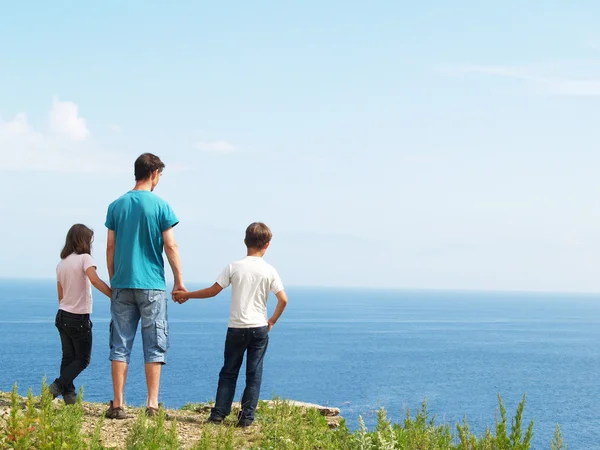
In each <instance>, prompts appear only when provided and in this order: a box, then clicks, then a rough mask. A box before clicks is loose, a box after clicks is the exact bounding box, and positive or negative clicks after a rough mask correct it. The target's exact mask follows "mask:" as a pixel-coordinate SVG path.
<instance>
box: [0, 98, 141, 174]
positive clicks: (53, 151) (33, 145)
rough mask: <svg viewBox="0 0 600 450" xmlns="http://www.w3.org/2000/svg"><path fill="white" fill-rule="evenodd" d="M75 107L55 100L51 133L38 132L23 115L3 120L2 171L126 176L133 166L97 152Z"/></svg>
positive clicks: (0, 129)
mask: <svg viewBox="0 0 600 450" xmlns="http://www.w3.org/2000/svg"><path fill="white" fill-rule="evenodd" d="M89 135H90V133H89V130H88V129H87V126H86V123H85V119H83V118H81V117H79V115H78V108H77V105H76V104H75V103H72V102H61V101H59V100H57V99H54V101H53V105H52V109H51V111H50V115H49V123H48V131H40V130H38V129H36V128H35V127H34V126H33V125H32V124H31V123H30V122H29V119H28V117H27V115H26V114H25V113H23V112H20V113H17V114H16V115H15V116H14V117H13V118H12V119H10V120H8V121H6V120H3V119H2V118H0V170H11V171H44V172H70V173H98V172H103V173H106V172H110V173H115V172H122V171H124V170H128V169H130V165H131V164H130V163H128V162H124V161H122V157H119V156H118V155H114V154H109V153H107V152H103V151H100V150H98V149H97V148H95V146H94V143H93V142H90V141H89V139H87V138H88V137H89Z"/></svg>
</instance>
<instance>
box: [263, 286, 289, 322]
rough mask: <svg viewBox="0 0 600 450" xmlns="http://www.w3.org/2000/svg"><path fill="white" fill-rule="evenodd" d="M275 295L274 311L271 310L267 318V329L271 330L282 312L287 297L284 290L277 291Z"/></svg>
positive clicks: (286, 302)
mask: <svg viewBox="0 0 600 450" xmlns="http://www.w3.org/2000/svg"><path fill="white" fill-rule="evenodd" d="M275 295H276V296H277V307H276V308H275V312H273V315H272V316H271V318H270V319H269V322H268V324H269V331H271V328H273V325H275V324H276V323H277V321H278V320H279V318H280V317H281V314H283V310H284V309H285V307H286V306H287V304H288V298H287V295H286V293H285V291H284V290H281V291H279V292H278V293H277V294H275Z"/></svg>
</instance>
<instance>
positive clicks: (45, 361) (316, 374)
mask: <svg viewBox="0 0 600 450" xmlns="http://www.w3.org/2000/svg"><path fill="white" fill-rule="evenodd" d="M199 287H203V286H193V285H190V286H188V288H199ZM287 292H288V295H289V298H290V303H289V306H288V309H287V310H286V311H285V313H284V315H283V317H282V319H281V321H280V322H279V323H278V324H277V325H276V326H275V328H274V329H273V331H272V333H271V340H270V343H269V349H268V352H267V356H266V361H265V373H264V378H263V388H262V394H261V397H262V398H265V399H268V398H272V397H273V396H279V397H283V398H289V399H296V400H301V401H307V402H314V403H319V404H324V405H331V406H337V407H340V408H341V410H342V415H343V416H344V417H345V418H346V419H347V421H348V425H349V426H350V427H351V428H355V427H356V426H357V424H358V418H359V416H360V415H362V416H363V417H364V419H365V421H366V423H367V425H368V426H373V425H374V423H375V421H376V411H377V409H378V408H379V407H385V408H386V409H387V411H388V416H389V417H390V418H391V419H392V420H394V421H401V420H402V419H403V418H404V416H405V414H406V411H407V409H408V408H410V410H411V411H415V410H416V409H417V408H418V407H419V406H420V404H421V403H422V402H423V400H424V399H427V404H428V408H429V410H430V412H431V413H432V414H435V416H436V419H437V421H438V422H446V423H449V424H452V425H453V426H454V427H455V424H456V422H458V421H461V420H462V419H463V417H464V416H466V417H467V419H468V421H469V423H470V425H471V426H472V427H473V428H474V430H475V431H476V432H478V433H481V432H483V431H484V429H485V426H486V425H489V426H491V427H492V426H493V425H494V420H495V418H496V417H497V416H498V403H497V394H498V393H499V394H501V395H502V398H503V399H504V402H505V405H506V407H507V410H508V413H509V415H512V414H514V411H515V409H516V406H517V404H518V402H519V401H520V400H521V398H522V396H523V394H525V393H526V394H527V404H526V406H525V419H526V421H527V422H528V421H529V420H530V419H531V418H534V419H535V426H534V448H550V440H551V438H552V435H553V432H554V428H555V426H556V424H557V423H558V424H560V426H561V430H562V432H563V437H564V439H565V441H566V443H567V444H568V445H569V448H570V449H572V450H576V449H594V448H600V407H599V405H598V403H599V401H600V380H599V374H600V345H599V344H600V295H578V294H542V293H492V292H461V291H408V290H406V291H402V290H397V291H392V290H389V291H386V290H367V289H324V288H292V289H287ZM271 303H272V304H271V308H273V307H274V304H275V303H276V302H275V300H274V299H272V301H271ZM56 309H57V300H56V285H55V282H54V281H51V280H46V281H41V280H38V281H34V280H27V281H23V280H19V281H10V280H2V281H0V330H2V333H1V335H2V337H3V344H2V347H1V349H2V350H1V352H2V364H0V389H1V390H4V391H8V390H10V389H11V388H12V386H13V384H14V383H15V382H17V383H18V386H19V392H20V393H21V394H26V392H27V390H28V389H29V387H32V388H33V391H34V393H39V391H40V384H41V380H42V377H43V376H44V375H46V376H47V378H48V380H49V381H50V382H51V381H52V380H53V379H54V378H55V377H56V376H57V373H58V369H59V364H60V343H59V338H58V333H57V331H56V329H55V328H54V315H55V313H56ZM228 310H229V291H226V292H224V293H222V294H221V295H220V296H218V297H217V298H214V299H210V300H190V301H189V302H188V303H186V304H184V305H178V304H174V303H170V304H169V323H170V339H171V349H170V351H169V354H168V364H167V365H166V366H165V367H164V371H163V378H162V384H161V393H160V400H161V401H162V402H163V403H164V404H165V405H166V406H168V407H180V406H182V405H184V404H185V403H188V402H203V401H208V400H211V399H213V398H214V396H215V391H216V385H217V377H218V372H219V369H220V367H221V364H222V352H223V343H224V338H225V331H226V327H227V316H228ZM92 320H93V322H94V348H93V355H92V363H91V365H90V366H89V367H88V368H87V369H86V370H85V371H84V372H83V373H82V375H80V377H79V378H78V379H77V380H76V385H77V386H79V385H83V386H84V389H85V399H86V400H89V401H98V402H107V401H108V400H109V399H111V397H112V387H111V378H110V363H109V361H108V340H107V337H108V324H109V320H110V314H109V300H108V299H106V298H105V297H103V296H102V295H101V294H99V293H97V292H95V303H94V314H93V317H92ZM242 370H243V369H242ZM241 378H242V379H243V377H241ZM241 382H242V381H241V380H240V384H238V393H237V394H236V400H239V397H240V396H241V391H242V388H241ZM145 392H146V387H145V380H144V375H143V361H142V352H141V339H140V337H139V335H138V339H137V341H136V345H135V347H134V353H133V357H132V363H131V366H130V371H129V376H128V380H127V386H126V401H127V403H128V404H130V405H141V404H143V403H144V402H145Z"/></svg>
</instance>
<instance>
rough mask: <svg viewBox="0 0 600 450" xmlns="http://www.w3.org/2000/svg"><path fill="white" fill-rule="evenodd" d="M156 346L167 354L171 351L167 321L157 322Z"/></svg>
mask: <svg viewBox="0 0 600 450" xmlns="http://www.w3.org/2000/svg"><path fill="white" fill-rule="evenodd" d="M156 345H157V346H158V347H159V348H160V349H161V350H162V351H165V352H166V351H167V350H168V349H169V330H168V328H167V321H166V320H157V321H156Z"/></svg>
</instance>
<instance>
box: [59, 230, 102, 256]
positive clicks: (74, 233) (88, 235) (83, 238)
mask: <svg viewBox="0 0 600 450" xmlns="http://www.w3.org/2000/svg"><path fill="white" fill-rule="evenodd" d="M93 238H94V232H93V231H92V230H91V229H90V228H88V227H86V226H85V225H83V224H81V223H76V224H75V225H73V226H72V227H71V229H70V230H69V232H68V233H67V239H66V240H65V246H64V248H63V249H62V251H61V252H60V258H61V259H65V258H66V257H67V256H69V255H70V254H72V253H77V254H78V255H82V254H84V253H87V254H90V255H91V254H92V239H93Z"/></svg>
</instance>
